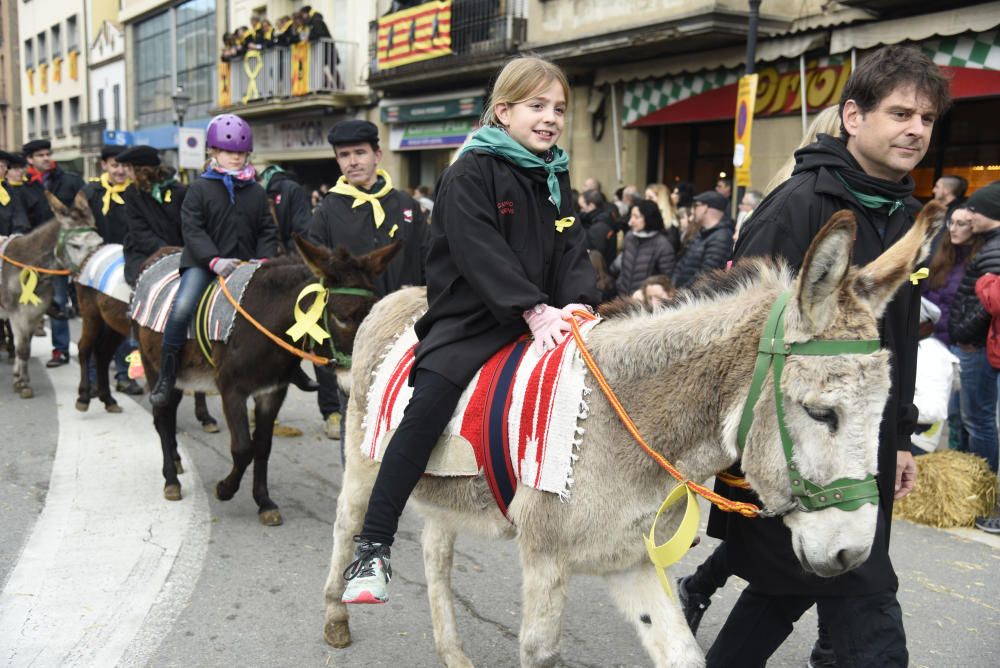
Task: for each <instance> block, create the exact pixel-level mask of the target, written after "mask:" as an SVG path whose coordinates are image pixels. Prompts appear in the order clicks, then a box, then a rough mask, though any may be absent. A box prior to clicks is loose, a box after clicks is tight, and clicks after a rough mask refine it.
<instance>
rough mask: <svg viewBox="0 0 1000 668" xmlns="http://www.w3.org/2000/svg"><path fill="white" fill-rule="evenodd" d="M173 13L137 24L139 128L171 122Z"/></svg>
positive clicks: (137, 104) (163, 14)
mask: <svg viewBox="0 0 1000 668" xmlns="http://www.w3.org/2000/svg"><path fill="white" fill-rule="evenodd" d="M170 16H171V14H170V12H169V11H167V12H163V13H162V14H158V15H157V16H154V17H153V18H151V19H148V20H146V21H143V22H142V23H138V24H136V27H135V71H136V76H135V81H136V84H135V85H136V109H137V110H138V112H137V113H136V120H138V121H139V127H148V126H150V125H159V124H161V123H169V122H170V119H171V118H172V117H173V110H172V109H173V102H172V101H171V99H170V96H171V94H172V93H173V88H172V85H171V84H172V79H173V77H172V76H171V62H172V58H171V53H170V52H171V50H172V44H171V39H170V33H171V29H170Z"/></svg>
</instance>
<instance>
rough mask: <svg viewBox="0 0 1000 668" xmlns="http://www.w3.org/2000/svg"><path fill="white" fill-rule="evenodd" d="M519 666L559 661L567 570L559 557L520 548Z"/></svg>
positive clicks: (542, 665)
mask: <svg viewBox="0 0 1000 668" xmlns="http://www.w3.org/2000/svg"><path fill="white" fill-rule="evenodd" d="M521 571H522V582H521V608H522V611H521V633H520V642H521V665H522V666H530V667H532V668H534V667H535V666H538V667H539V668H542V667H547V666H554V665H556V663H557V662H558V660H559V636H560V634H561V633H562V617H563V609H564V608H565V607H566V585H567V584H568V582H569V569H568V568H567V567H566V566H565V564H563V563H562V561H561V559H560V556H559V555H557V554H552V553H542V552H527V551H525V550H524V548H523V547H522V548H521Z"/></svg>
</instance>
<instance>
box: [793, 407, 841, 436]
mask: <svg viewBox="0 0 1000 668" xmlns="http://www.w3.org/2000/svg"><path fill="white" fill-rule="evenodd" d="M802 408H803V410H805V412H806V415H808V416H809V417H811V418H812V419H813V420H816V422H822V423H823V424H825V425H826V426H827V427H829V428H830V431H831V432H834V431H837V427H838V426H839V425H840V420H839V419H838V418H837V411H835V410H833V409H832V408H817V407H816V406H807V405H806V404H802Z"/></svg>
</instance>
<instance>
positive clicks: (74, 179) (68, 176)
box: [44, 167, 86, 206]
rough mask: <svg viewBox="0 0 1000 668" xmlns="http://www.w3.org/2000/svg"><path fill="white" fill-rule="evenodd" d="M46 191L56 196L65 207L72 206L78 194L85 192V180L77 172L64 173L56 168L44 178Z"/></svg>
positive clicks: (59, 168)
mask: <svg viewBox="0 0 1000 668" xmlns="http://www.w3.org/2000/svg"><path fill="white" fill-rule="evenodd" d="M44 180H45V189H46V190H48V191H49V192H50V193H52V194H53V195H55V196H56V198H57V199H58V200H59V201H60V202H62V203H63V204H64V205H65V206H72V205H73V200H74V199H75V198H76V194H77V193H78V192H80V191H81V190H83V187H84V185H86V184H85V183H84V182H83V178H82V177H81V176H80V175H79V174H77V173H76V172H66V171H63V169H62V168H61V167H54V168H52V169H51V170H49V172H48V174H47V175H46V176H45V177H44Z"/></svg>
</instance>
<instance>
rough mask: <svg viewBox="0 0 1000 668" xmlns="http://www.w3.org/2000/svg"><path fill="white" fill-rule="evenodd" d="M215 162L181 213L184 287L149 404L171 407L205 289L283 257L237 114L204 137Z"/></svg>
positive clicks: (214, 124) (216, 122)
mask: <svg viewBox="0 0 1000 668" xmlns="http://www.w3.org/2000/svg"><path fill="white" fill-rule="evenodd" d="M205 146H206V147H207V148H208V150H209V155H210V156H211V160H210V162H209V165H208V168H207V169H206V170H205V172H204V173H203V174H202V175H201V176H200V177H199V178H198V179H197V180H196V181H195V182H194V183H193V184H192V185H191V187H190V188H188V191H187V195H186V196H185V198H184V203H183V204H182V206H181V233H182V235H183V237H184V250H183V252H182V253H181V266H180V272H181V281H180V286H179V287H178V288H177V294H176V295H175V296H174V301H173V304H172V305H171V308H170V315H169V316H168V318H167V324H166V326H165V327H164V330H163V345H162V348H161V352H160V377H159V378H158V379H157V381H156V386H155V387H154V388H153V390H152V391H151V392H150V394H149V402H150V403H151V404H152V405H153V406H155V407H158V408H161V407H163V406H166V405H167V404H168V403H169V402H170V399H171V396H172V395H173V392H174V384H175V383H176V380H177V364H178V359H179V355H180V351H181V348H183V347H184V344H185V343H186V342H187V330H188V323H189V322H190V320H191V316H192V315H193V314H194V309H195V308H196V307H197V305H198V300H199V299H201V295H202V293H204V292H205V288H207V287H208V285H209V284H210V283H211V282H212V281H214V280H215V279H216V276H219V277H221V278H226V277H227V276H229V274H231V273H232V272H233V270H234V269H236V267H237V266H238V265H239V263H240V262H241V261H248V260H266V259H267V258H269V257H272V256H273V255H274V254H275V252H276V251H277V249H278V228H277V226H276V225H275V224H274V220H273V219H272V218H271V212H270V211H269V210H268V207H267V194H266V193H265V192H264V189H263V188H261V187H260V186H259V185H257V181H256V179H255V178H254V177H255V176H256V172H255V170H254V168H253V165H252V164H250V160H249V158H250V152H251V151H253V133H252V132H251V130H250V125H249V124H248V123H247V122H246V121H244V120H243V119H242V118H240V117H239V116H236V115H234V114H222V115H220V116H216V117H215V118H213V119H212V120H211V121H210V122H209V124H208V128H207V129H206V131H205Z"/></svg>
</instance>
